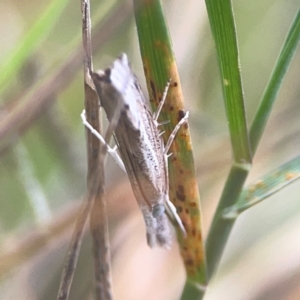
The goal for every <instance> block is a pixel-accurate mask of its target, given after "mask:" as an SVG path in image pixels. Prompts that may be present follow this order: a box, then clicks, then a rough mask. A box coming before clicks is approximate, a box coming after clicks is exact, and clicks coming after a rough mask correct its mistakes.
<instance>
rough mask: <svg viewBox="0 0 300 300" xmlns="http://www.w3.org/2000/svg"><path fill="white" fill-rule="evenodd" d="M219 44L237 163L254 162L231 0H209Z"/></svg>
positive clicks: (208, 3)
mask: <svg viewBox="0 0 300 300" xmlns="http://www.w3.org/2000/svg"><path fill="white" fill-rule="evenodd" d="M205 2H206V7H207V13H208V17H209V22H210V27H211V30H212V33H213V36H214V41H215V44H216V49H217V55H218V61H219V67H220V71H221V79H222V88H223V94H224V100H225V108H226V114H227V120H228V123H229V131H230V136H231V144H232V150H233V157H234V161H235V162H236V163H251V160H252V157H251V152H250V145H249V138H248V131H247V122H246V115H245V107H244V99H243V87H242V79H241V72H240V63H239V55H238V46H237V37H236V30H235V23H234V18H233V11H232V6H231V1H230V0H206V1H205Z"/></svg>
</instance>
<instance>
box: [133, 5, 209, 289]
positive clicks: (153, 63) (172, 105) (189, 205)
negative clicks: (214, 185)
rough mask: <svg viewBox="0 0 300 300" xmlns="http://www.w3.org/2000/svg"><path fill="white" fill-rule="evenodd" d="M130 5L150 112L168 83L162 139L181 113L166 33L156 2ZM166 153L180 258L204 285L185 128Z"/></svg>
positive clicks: (197, 208) (197, 206) (194, 182)
mask: <svg viewBox="0 0 300 300" xmlns="http://www.w3.org/2000/svg"><path fill="white" fill-rule="evenodd" d="M134 6H135V17H136V24H137V29H138V36H139V43H140V50H141V55H142V59H143V65H144V72H145V76H146V81H147V86H148V90H149V94H150V100H151V105H152V106H153V108H154V109H155V107H157V104H158V103H159V101H160V100H161V96H162V93H163V91H164V89H165V86H166V83H167V81H168V80H169V79H171V80H172V81H171V85H170V89H169V92H168V97H167V100H166V103H165V105H164V107H163V111H162V114H161V120H169V121H170V122H169V123H168V124H167V125H166V126H165V128H164V129H165V130H166V135H164V138H166V137H168V136H169V134H170V133H171V131H172V129H173V128H174V127H175V125H176V124H177V123H178V121H179V120H180V119H181V118H182V116H183V114H184V106H183V95H182V91H181V85H180V79H179V75H178V71H177V66H176V62H175V58H174V54H173V51H172V45H171V41H170V37H169V32H168V29H167V25H166V21H165V18H164V15H163V11H162V6H161V2H160V1H157V0H153V1H138V0H136V1H134ZM165 140H166V139H165ZM170 152H171V153H173V155H172V156H171V158H170V159H169V177H170V193H169V195H170V200H171V201H172V202H173V203H174V205H175V206H176V208H177V212H178V213H179V215H180V218H181V219H182V221H183V224H184V225H185V228H186V231H187V238H185V239H184V238H182V237H180V234H179V242H180V248H181V255H182V257H183V261H184V264H185V267H186V271H187V277H188V280H190V281H193V282H197V283H199V284H203V285H204V284H205V283H206V267H205V254H204V244H203V238H202V230H201V215H200V197H199V191H198V185H197V180H196V177H195V167H194V159H193V153H192V146H191V139H190V134H189V130H188V126H184V128H181V129H180V131H179V133H178V135H177V138H176V139H175V141H174V143H173V145H172V147H171V149H170Z"/></svg>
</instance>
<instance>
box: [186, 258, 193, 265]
mask: <svg viewBox="0 0 300 300" xmlns="http://www.w3.org/2000/svg"><path fill="white" fill-rule="evenodd" d="M185 264H186V265H187V266H193V265H194V261H193V260H192V259H191V258H188V259H186V260H185Z"/></svg>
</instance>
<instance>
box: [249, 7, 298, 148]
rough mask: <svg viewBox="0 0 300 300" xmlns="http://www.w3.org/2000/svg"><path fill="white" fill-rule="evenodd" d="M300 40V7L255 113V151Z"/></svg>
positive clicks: (251, 131)
mask: <svg viewBox="0 0 300 300" xmlns="http://www.w3.org/2000/svg"><path fill="white" fill-rule="evenodd" d="M299 40H300V9H299V10H298V13H297V15H296V17H295V19H294V22H293V24H292V27H291V29H290V31H289V33H288V35H287V37H286V40H285V42H284V44H283V47H282V49H281V52H280V54H279V57H278V59H277V62H276V65H275V68H274V70H273V72H272V75H271V79H270V81H269V83H268V85H267V87H266V89H265V91H264V94H263V97H262V101H261V102H260V105H259V108H258V110H257V112H256V114H255V117H254V119H253V122H252V125H251V127H250V142H251V148H252V151H253V153H255V152H256V149H257V147H258V144H259V141H260V139H261V137H262V135H263V132H264V129H265V127H266V124H267V121H268V119H269V116H270V113H271V111H272V107H273V105H274V103H275V100H276V96H277V94H278V91H279V88H280V86H281V83H282V80H283V78H284V76H285V74H286V72H287V70H288V68H289V65H290V63H291V60H292V58H293V56H294V54H295V52H296V49H297V46H298V44H299Z"/></svg>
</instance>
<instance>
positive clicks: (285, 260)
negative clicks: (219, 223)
mask: <svg viewBox="0 0 300 300" xmlns="http://www.w3.org/2000/svg"><path fill="white" fill-rule="evenodd" d="M51 3H52V2H51V1H16V0H14V1H8V0H2V1H1V3H0V23H1V27H0V28H1V29H0V30H1V35H0V44H1V50H0V66H1V67H0V71H1V70H3V69H4V67H3V66H5V65H6V63H7V61H8V59H9V57H10V56H11V53H13V52H14V51H15V49H17V48H18V47H19V44H20V42H21V41H24V36H26V34H28V32H30V30H31V28H32V26H33V25H34V24H35V22H36V21H37V20H38V19H39V18H40V16H41V15H42V14H43V13H44V12H45V11H46V10H47V9H48V8H49V7H48V6H49V5H51ZM53 3H54V2H53ZM121 5H122V8H121V9H120V6H121ZM131 5H132V3H131V2H130V1H119V2H117V3H116V1H113V2H112V1H104V2H102V3H101V4H100V6H99V2H98V1H92V3H91V7H92V20H93V28H94V30H95V31H94V33H95V32H96V31H97V35H96V37H97V40H98V41H100V42H99V45H97V46H96V47H95V48H97V49H95V52H94V66H95V68H103V67H106V66H108V65H109V64H110V63H111V61H112V59H113V58H115V57H116V56H117V55H118V54H119V53H120V52H126V53H127V54H128V56H129V58H130V60H131V62H132V65H133V67H134V70H135V71H136V73H137V75H138V77H139V79H140V80H141V82H142V84H143V87H144V90H145V91H146V88H145V80H144V77H143V68H142V63H141V59H140V54H139V49H138V43H137V32H136V28H135V23H134V18H133V10H132V7H131ZM118 8H119V10H118ZM233 8H234V12H235V19H236V25H237V34H238V43H239V50H240V56H241V70H242V78H243V86H244V92H245V101H246V102H245V105H246V115H247V119H248V125H249V124H251V121H252V119H253V116H254V113H255V111H256V109H257V106H258V101H259V100H260V98H261V96H262V93H263V90H264V88H265V86H266V83H267V82H268V78H269V76H270V74H271V71H272V69H273V67H274V64H275V61H276V58H277V57H278V54H279V51H280V49H281V46H282V43H283V41H284V40H285V37H286V34H287V31H288V30H289V27H290V26H291V23H292V21H293V19H294V17H295V13H296V11H297V10H298V9H299V1H297V0H265V1H258V0H255V1H247V0H236V1H233ZM164 9H165V13H166V15H167V20H168V23H169V29H170V33H171V37H172V41H173V46H174V52H175V56H176V59H177V64H178V67H179V74H180V77H181V83H182V88H183V93H184V96H185V100H186V109H187V110H189V111H190V112H191V114H190V127H191V131H192V138H193V146H194V148H195V149H194V155H195V161H196V167H197V175H198V182H199V186H200V193H201V201H202V207H203V214H202V215H203V218H204V224H203V225H204V226H203V227H204V230H205V234H206V233H207V230H208V228H209V224H210V222H211V218H212V215H213V212H214V210H215V208H216V204H217V201H218V199H219V198H220V194H221V191H222V188H223V186H224V182H225V180H226V176H227V173H228V171H229V168H230V165H231V152H230V138H229V134H228V126H227V121H226V116H225V110H224V106H223V100H222V92H221V85H220V76H219V70H218V67H217V59H216V52H215V49H214V43H213V40H212V35H211V31H210V28H209V24H208V20H207V13H206V8H205V4H204V2H201V1H189V2H186V1H184V2H183V1H177V0H174V1H164ZM58 11H59V10H58ZM58 11H56V13H58ZM104 12H105V13H104ZM103 18H104V20H103ZM106 20H109V21H106ZM49 22H52V23H51V24H50V23H45V22H44V24H43V26H44V28H41V29H40V32H38V33H39V34H40V37H39V38H40V42H37V43H36V44H35V45H29V46H32V47H30V49H31V53H30V56H29V58H28V59H26V60H25V61H23V62H22V64H21V68H20V69H19V70H16V72H15V74H14V76H13V77H11V78H10V80H9V82H5V89H4V86H1V88H0V90H1V91H2V94H1V95H0V97H1V99H0V101H1V110H0V113H1V119H0V135H1V134H3V135H1V137H2V136H5V137H4V138H1V140H0V150H1V152H0V153H1V156H0V164H1V167H0V187H1V194H0V203H1V210H0V241H1V244H0V251H1V252H0V275H1V286H0V298H1V299H53V298H55V297H56V292H57V288H58V283H59V278H60V272H61V270H62V264H63V260H64V257H65V255H66V251H67V247H68V243H69V239H70V233H71V229H72V221H73V220H74V216H75V214H76V211H77V209H78V207H79V206H78V205H79V204H80V202H81V201H82V198H83V196H84V193H85V185H86V154H85V136H84V128H83V126H82V124H81V120H80V113H81V111H82V109H83V74H82V64H81V61H80V55H78V56H75V55H74V53H75V52H76V51H77V48H78V47H79V48H80V47H81V12H80V3H79V2H71V1H69V3H68V4H67V6H66V8H65V9H64V10H63V11H62V14H61V15H60V16H59V17H57V15H55V16H53V18H49ZM120 23H121V24H120ZM99 24H100V25H101V26H100V25H99ZM112 24H116V26H115V28H114V27H113V26H112ZM97 25H98V26H97ZM106 35H107V36H106ZM96 37H95V40H93V43H95V44H96V42H97V41H96ZM31 43H33V42H32V41H31ZM79 48H78V49H79ZM72 55H74V62H73V67H72V69H70V71H69V72H65V73H62V74H60V73H59V70H60V69H61V68H62V67H63V66H64V65H65V64H66V62H67V61H68V60H69V59H70V58H72V57H73V56H72ZM75 58H76V59H77V60H76V61H75ZM299 63H300V55H299V50H298V52H296V55H295V57H294V59H293V61H292V64H291V67H290V69H289V71H288V74H287V76H286V78H285V80H284V82H283V86H282V88H281V90H280V93H279V96H278V100H277V102H276V105H275V107H274V110H273V111H272V115H271V118H270V120H269V122H268V124H267V128H266V132H265V133H264V135H263V137H262V142H261V144H260V146H259V148H258V150H257V155H256V156H255V160H254V162H253V169H252V171H251V173H250V178H249V182H250V181H253V180H254V179H257V178H259V177H260V176H262V175H263V174H265V173H267V172H268V171H270V170H272V169H275V168H277V167H278V166H280V165H281V164H283V163H284V162H287V161H289V160H290V159H292V158H294V157H295V156H297V155H298V154H299V149H300V126H299V125H300V121H299V113H300V105H299V96H300V87H299V84H298V81H299ZM58 74H60V76H59V77H58V78H59V84H60V86H59V88H58V89H57V91H55V93H51V89H50V91H49V92H48V94H49V95H48V96H47V99H46V101H45V102H44V103H43V105H41V106H36V103H35V102H34V99H33V98H32V97H31V95H40V94H41V92H45V89H43V88H41V87H47V83H49V82H50V83H51V82H53V81H54V80H55V78H56V76H58ZM0 78H3V77H0ZM50 87H51V85H50ZM39 89H40V90H39ZM53 91H54V89H53ZM38 92H39V93H38ZM31 99H33V100H31ZM31 101H32V102H31ZM15 109H17V110H19V111H20V112H21V113H22V114H21V115H20V116H19V119H11V120H13V121H14V122H12V123H10V127H9V130H8V131H6V132H8V133H7V134H6V135H4V133H3V132H4V131H3V128H4V126H3V124H4V122H6V121H5V120H6V117H7V116H10V114H11V112H12V111H14V110H15ZM33 109H35V111H36V114H35V116H34V117H32V111H33ZM22 120H26V122H25V124H23V123H22ZM20 124H21V125H20ZM4 125H5V124H4ZM6 125H7V124H6ZM106 172H107V178H106V179H107V195H108V199H109V203H108V206H109V207H108V210H109V218H110V221H109V222H110V229H111V233H110V234H111V240H112V259H113V261H112V265H113V287H114V294H115V299H130V300H132V299H178V297H179V295H180V293H181V290H182V288H183V285H184V279H185V275H184V268H183V265H182V262H181V258H180V256H179V253H178V252H179V251H178V247H177V246H176V245H174V247H173V248H172V250H170V252H166V251H163V250H150V249H148V248H147V245H146V243H145V238H144V227H143V226H142V225H143V220H142V218H141V216H140V214H139V211H138V208H137V205H136V202H135V199H134V198H133V196H132V192H131V189H130V186H129V183H128V181H127V179H126V178H125V176H124V175H123V174H122V171H121V170H119V169H118V167H116V166H115V164H114V163H113V162H111V160H110V159H108V162H107V170H106ZM299 187H300V183H299V182H295V183H294V184H292V185H290V186H289V187H287V188H285V189H283V190H282V191H280V192H279V193H277V194H275V195H273V196H272V197H270V198H269V199H268V200H266V201H264V202H263V203H261V204H259V205H257V206H255V207H254V208H252V209H251V210H249V211H247V212H246V213H244V214H243V215H242V216H241V217H240V218H239V220H238V221H237V222H236V225H235V227H234V230H233V232H232V234H231V236H230V240H229V243H228V245H227V247H226V251H225V255H224V257H223V258H222V261H221V266H220V270H219V272H218V273H217V274H216V276H215V277H214V279H213V282H212V284H211V286H210V289H209V292H208V293H207V295H206V298H205V299H230V300H234V299H237V300H238V299H245V300H247V299H249V300H250V299H251V300H252V299H264V300H268V299H272V300H274V299H275V300H276V299H289V300H291V299H299V295H300V291H299V287H298V286H299V284H298V283H299V278H300V271H299V270H300V255H299V251H298V250H299V248H300V240H299V237H298V236H299V230H300V221H299V220H300V218H299V209H298V208H299V201H300V196H299V192H298V191H299ZM92 275H93V271H92V266H91V244H90V239H89V237H88V235H87V237H86V240H85V241H84V246H83V249H82V253H81V256H80V261H79V266H78V270H77V273H76V276H75V281H74V284H73V287H72V291H71V299H92V293H93V288H92V284H93V278H92ZM153 287H155V289H153Z"/></svg>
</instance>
